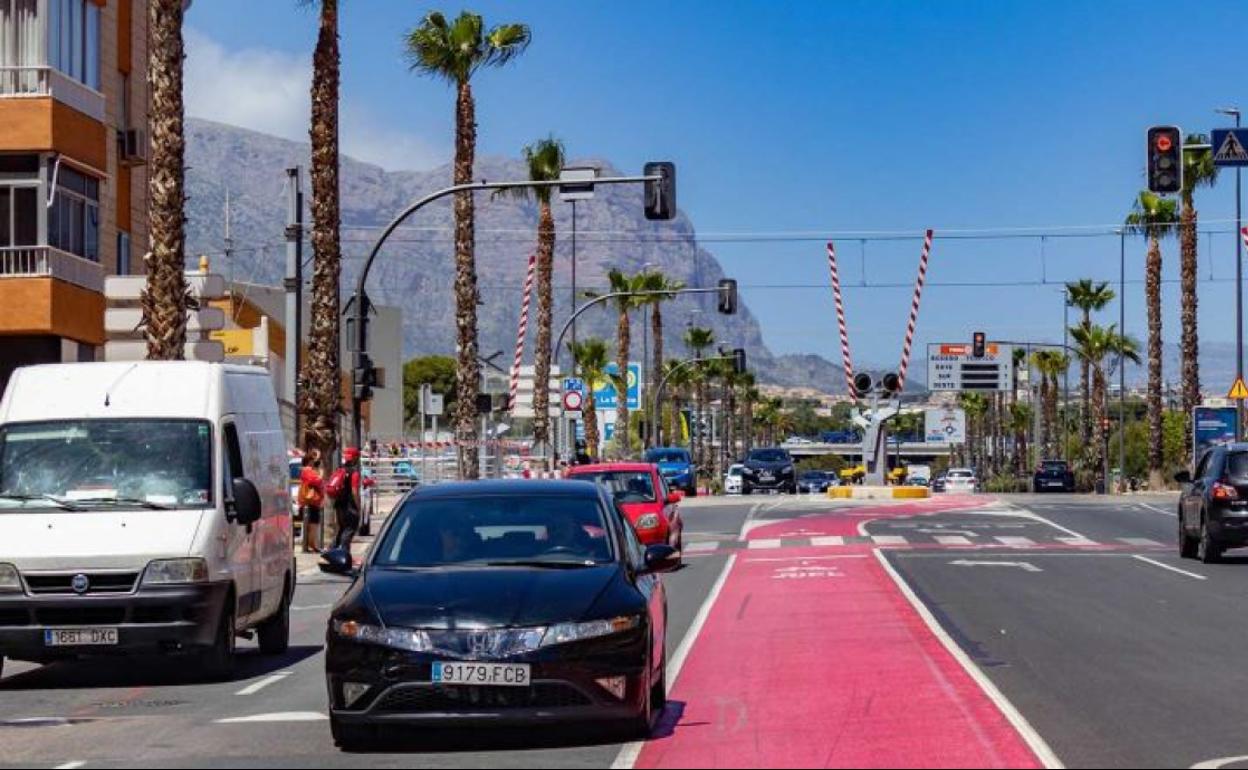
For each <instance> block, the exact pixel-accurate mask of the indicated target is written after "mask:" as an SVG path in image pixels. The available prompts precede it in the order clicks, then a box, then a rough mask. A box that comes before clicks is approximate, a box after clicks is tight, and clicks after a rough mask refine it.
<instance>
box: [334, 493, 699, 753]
mask: <svg viewBox="0 0 1248 770" xmlns="http://www.w3.org/2000/svg"><path fill="white" fill-rule="evenodd" d="M676 565H677V553H676V551H675V550H674V549H672V548H671V547H670V546H667V545H652V546H650V547H649V548H646V547H645V546H643V545H642V544H641V542H640V541H639V540H638V539H637V536H636V533H635V532H634V530H633V528H632V527H631V526H629V523H628V521H627V520H626V519H625V518H624V517H623V516H622V515H620V513H619V511H618V509H617V508H616V506H615V505H614V503H613V501H612V500H611V499H610V498H609V497H608V496H607V493H606V490H605V488H604V487H603V486H600V485H593V484H584V483H577V482H570V481H493V482H486V481H479V482H470V483H455V484H443V485H438V486H431V487H424V488H420V489H417V490H414V491H413V492H411V493H409V494H408V495H407V497H405V498H404V500H403V501H402V503H401V504H400V505H399V506H398V508H397V509H396V511H395V513H394V515H392V516H391V517H390V518H389V520H388V521H387V522H386V524H385V525H384V526H383V528H382V531H381V533H380V535H379V538H378V542H377V547H376V548H373V549H372V550H371V551H370V553H369V556H368V558H367V560H366V561H365V563H364V565H363V566H362V568H361V570H360V575H359V577H358V578H357V579H356V581H355V582H354V583H352V585H351V587H350V588H349V589H348V590H347V592H346V594H345V595H344V596H343V597H342V599H340V600H339V602H338V604H337V605H336V606H335V607H334V609H333V610H332V611H331V614H330V620H329V628H328V638H327V644H326V652H325V676H326V683H327V685H328V687H327V690H328V697H329V719H330V729H331V730H332V733H333V737H334V741H335V743H337V744H338V745H339V746H340V747H342V748H344V749H347V750H359V749H369V748H372V747H374V746H375V745H376V744H375V738H376V731H377V730H378V729H379V728H381V727H409V728H410V727H411V726H414V725H423V726H430V727H435V728H438V729H442V728H445V727H449V726H452V725H458V726H478V727H493V726H498V725H525V724H534V723H536V724H546V725H551V726H557V727H565V726H567V725H568V724H569V723H574V722H579V721H588V720H593V721H604V720H606V721H612V722H621V723H624V724H627V725H628V726H629V728H630V732H633V733H635V734H636V735H637V736H638V737H641V736H644V735H646V734H648V733H649V731H650V729H651V728H652V726H653V724H654V720H655V718H656V716H657V715H658V714H659V713H661V712H662V710H663V708H664V705H665V703H666V701H667V679H666V670H667V667H666V661H667V655H666V652H665V651H666V649H667V594H666V591H665V590H664V586H663V582H662V580H661V579H660V577H659V576H660V573H664V572H669V571H671V570H672V569H674V568H675V567H676ZM468 621H471V622H468Z"/></svg>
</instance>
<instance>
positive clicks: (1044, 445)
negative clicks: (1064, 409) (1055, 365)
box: [1036, 371, 1053, 459]
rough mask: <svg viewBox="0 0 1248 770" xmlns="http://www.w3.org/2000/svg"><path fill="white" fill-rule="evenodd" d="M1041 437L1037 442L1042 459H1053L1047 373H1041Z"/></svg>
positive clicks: (1038, 437)
mask: <svg viewBox="0 0 1248 770" xmlns="http://www.w3.org/2000/svg"><path fill="white" fill-rule="evenodd" d="M1037 406H1038V407H1039V408H1040V435H1039V436H1037V437H1036V440H1037V441H1039V442H1040V454H1041V456H1042V458H1041V459H1043V458H1045V457H1052V456H1053V455H1052V454H1050V452H1051V451H1052V448H1053V423H1052V422H1051V421H1050V420H1049V375H1048V373H1047V372H1044V371H1041V372H1040V403H1039V404H1038V405H1037Z"/></svg>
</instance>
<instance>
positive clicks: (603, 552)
mask: <svg viewBox="0 0 1248 770" xmlns="http://www.w3.org/2000/svg"><path fill="white" fill-rule="evenodd" d="M396 516H397V518H396V520H395V521H394V523H393V524H391V525H390V526H389V527H388V528H387V529H386V535H385V537H384V538H383V539H382V541H381V542H380V543H378V544H377V546H376V548H377V557H376V559H375V560H374V561H373V566H375V567H383V568H434V567H456V566H458V567H469V566H471V567H478V568H479V567H498V568H500V569H501V568H505V567H508V566H543V565H549V566H552V567H557V566H589V565H594V564H604V563H607V562H610V561H611V559H612V553H613V552H612V548H611V542H610V539H609V538H608V537H607V523H606V521H605V519H604V518H603V511H602V508H601V506H600V505H599V504H598V501H597V499H595V498H591V497H580V496H576V497H572V496H566V495H558V496H556V495H544V496H540V495H539V496H528V495H523V496H520V495H510V496H465V497H458V498H445V499H432V500H420V499H415V500H410V501H408V502H407V503H406V504H405V505H404V506H403V507H402V508H401V509H400V510H399V512H398V513H397V514H396Z"/></svg>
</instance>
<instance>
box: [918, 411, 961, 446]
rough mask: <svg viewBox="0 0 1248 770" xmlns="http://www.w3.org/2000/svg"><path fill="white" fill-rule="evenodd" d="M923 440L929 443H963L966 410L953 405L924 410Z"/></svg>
mask: <svg viewBox="0 0 1248 770" xmlns="http://www.w3.org/2000/svg"><path fill="white" fill-rule="evenodd" d="M924 428H925V430H924V431H923V440H924V441H926V442H927V443H929V444H965V443H966V410H964V409H958V408H957V407H953V406H942V407H934V408H932V409H927V410H926V411H925V412H924Z"/></svg>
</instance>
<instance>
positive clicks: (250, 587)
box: [0, 361, 295, 678]
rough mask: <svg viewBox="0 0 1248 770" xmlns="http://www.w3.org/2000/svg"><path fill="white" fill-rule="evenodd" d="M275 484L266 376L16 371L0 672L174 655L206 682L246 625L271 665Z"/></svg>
mask: <svg viewBox="0 0 1248 770" xmlns="http://www.w3.org/2000/svg"><path fill="white" fill-rule="evenodd" d="M287 475H288V470H287V455H286V440H285V437H284V435H283V433H282V426H281V421H280V417H279V415H278V409H277V400H276V398H275V397H274V395H273V385H272V382H271V381H270V379H269V374H268V372H267V371H266V370H264V369H260V368H256V367H250V366H230V365H223V364H210V363H202V362H156V361H144V362H129V363H83V364H58V365H49V366H33V367H28V368H23V369H18V370H17V371H16V372H15V373H14V374H13V376H12V378H11V380H10V381H9V385H8V388H7V389H6V391H5V393H4V397H3V399H2V400H0V666H2V665H3V661H4V659H5V658H6V657H8V658H12V659H17V660H28V661H35V662H46V661H51V660H56V659H60V658H66V657H79V656H84V655H98V654H110V653H114V654H116V653H122V654H128V653H140V652H153V653H185V654H189V655H191V656H193V657H194V659H195V662H196V663H197V664H198V666H199V667H200V668H201V669H202V672H203V673H204V674H205V675H206V676H208V677H211V678H221V677H225V676H228V674H229V671H230V669H231V667H232V663H233V658H234V645H235V641H236V639H237V638H238V636H239V635H245V634H248V632H249V631H250V630H252V629H255V630H256V631H257V632H258V636H259V642H260V649H261V650H262V651H263V652H265V653H271V654H280V653H283V652H285V651H286V649H287V646H288V645H289V639H290V602H291V598H292V595H293V593H294V587H295V568H294V551H293V544H292V523H291V512H290V502H289V494H290V493H289V489H288V486H287Z"/></svg>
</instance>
